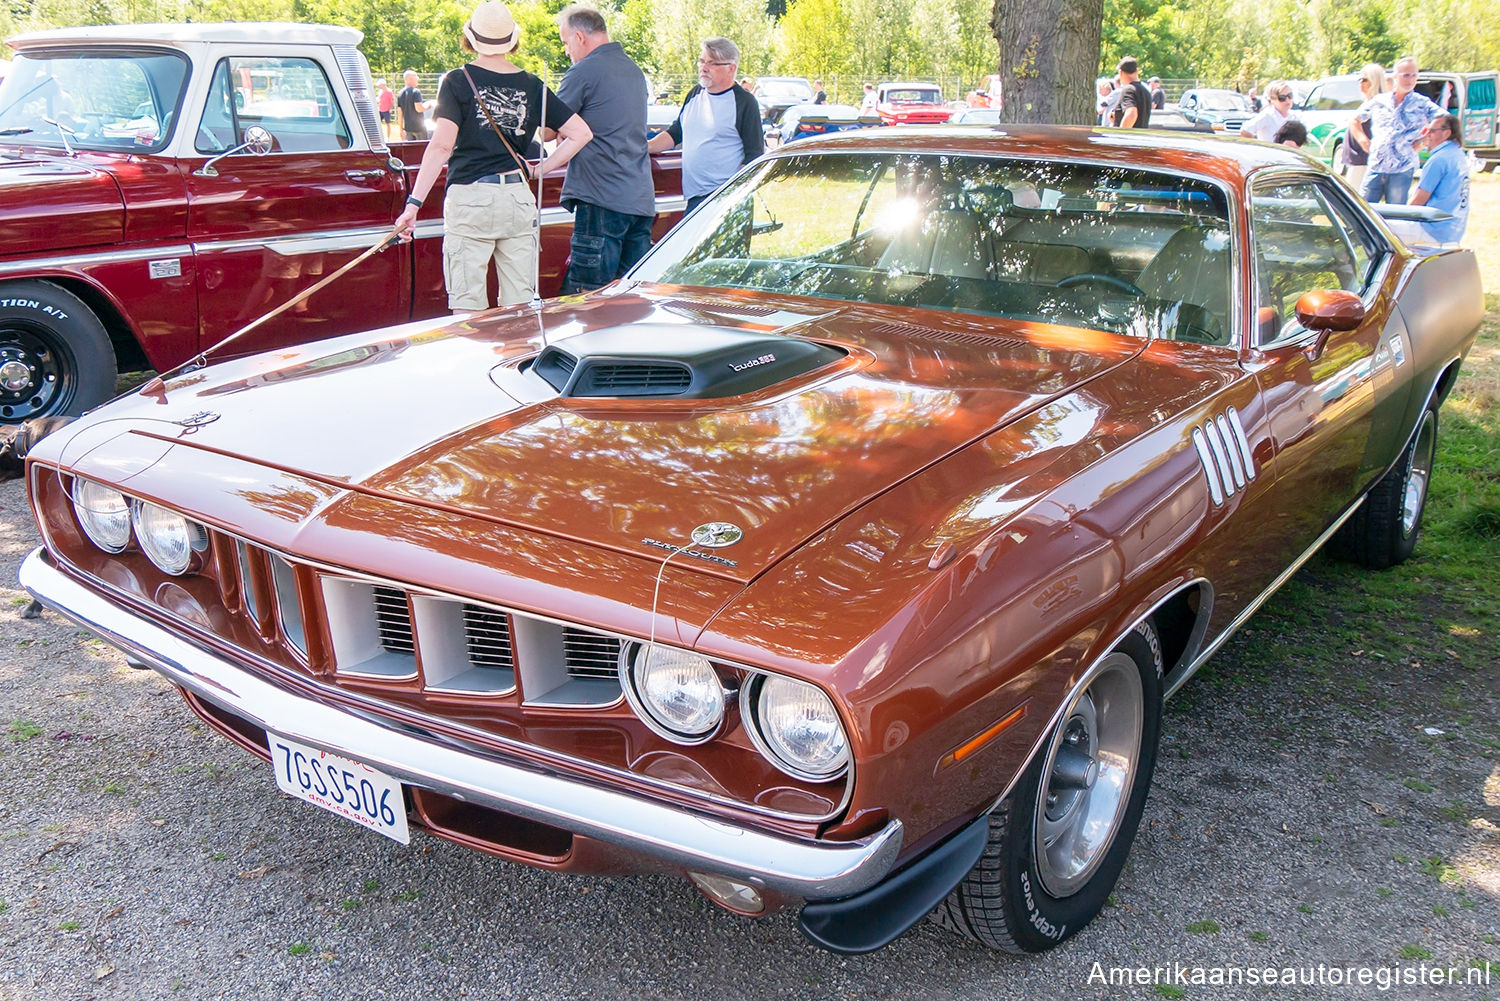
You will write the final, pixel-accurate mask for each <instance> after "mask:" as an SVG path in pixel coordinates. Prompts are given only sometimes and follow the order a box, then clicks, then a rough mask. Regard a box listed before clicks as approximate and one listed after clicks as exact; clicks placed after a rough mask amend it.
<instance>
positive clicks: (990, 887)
mask: <svg viewBox="0 0 1500 1001" xmlns="http://www.w3.org/2000/svg"><path fill="white" fill-rule="evenodd" d="M1161 675H1162V655H1161V643H1160V641H1159V640H1158V639H1157V635H1156V630H1155V629H1154V628H1152V626H1151V624H1150V623H1149V622H1145V623H1142V624H1141V625H1139V626H1137V627H1136V628H1135V630H1133V631H1132V632H1131V633H1130V635H1129V636H1127V637H1126V638H1125V639H1124V640H1122V641H1121V642H1120V645H1119V646H1117V647H1115V649H1114V650H1112V651H1111V652H1110V653H1109V654H1108V655H1107V656H1106V657H1104V659H1103V660H1101V661H1100V662H1099V663H1098V664H1097V665H1095V666H1094V667H1093V668H1092V669H1091V671H1090V673H1089V675H1088V677H1087V678H1086V679H1085V683H1084V684H1083V686H1082V688H1081V690H1080V691H1079V694H1078V695H1077V696H1076V697H1075V698H1074V699H1073V700H1072V702H1070V703H1069V704H1068V705H1067V707H1066V708H1065V710H1064V712H1063V715H1062V718H1061V719H1060V720H1059V721H1058V724H1057V727H1056V728H1055V729H1054V730H1053V731H1052V733H1051V735H1050V736H1049V737H1048V738H1047V741H1046V743H1044V744H1043V745H1042V749H1041V751H1039V752H1038V753H1037V756H1036V758H1035V759H1034V760H1033V761H1032V763H1031V765H1030V766H1029V767H1028V768H1027V769H1026V773H1025V774H1024V775H1023V776H1021V779H1020V781H1019V782H1017V783H1016V787H1015V789H1014V790H1013V791H1012V792H1011V794H1010V795H1009V796H1007V797H1006V798H1005V801H1004V802H1002V803H1001V804H1000V806H999V807H998V808H996V810H995V812H994V813H992V814H990V841H989V844H988V845H987V846H985V849H984V854H983V855H981V856H980V857H979V862H978V863H977V864H975V866H974V868H973V869H972V870H971V871H970V872H969V874H968V875H967V876H965V877H964V881H963V882H962V883H960V884H959V885H958V888H957V889H955V890H954V891H953V892H952V893H951V894H949V896H948V898H947V899H946V900H944V901H943V902H942V903H941V904H939V905H938V908H937V910H936V911H934V912H933V915H932V917H933V920H934V921H936V922H937V923H938V924H940V925H942V926H943V927H945V928H948V929H951V930H953V931H956V932H958V933H959V934H961V935H965V936H967V937H969V938H972V939H974V940H975V941H977V942H980V943H981V944H983V945H987V946H989V947H990V948H993V949H1002V950H1004V951H1006V952H1042V951H1044V950H1046V949H1051V948H1053V947H1054V946H1057V945H1059V944H1061V943H1062V942H1065V941H1066V940H1068V939H1069V938H1072V937H1073V936H1074V935H1075V934H1077V933H1078V932H1079V931H1080V930H1081V929H1082V928H1083V927H1084V926H1086V925H1087V924H1088V923H1089V922H1090V921H1092V920H1094V917H1095V916H1096V915H1098V913H1099V909H1100V908H1101V907H1103V906H1104V901H1105V899H1106V898H1107V897H1108V896H1109V892H1110V890H1111V889H1113V888H1114V885H1115V880H1117V879H1118V878H1119V876H1120V869H1121V868H1122V867H1123V866H1124V865H1125V857H1126V856H1127V855H1128V854H1129V853H1130V846H1131V844H1132V842H1134V840H1135V830H1136V827H1137V825H1138V824H1139V823H1140V820H1141V811H1142V810H1143V809H1144V808H1145V803H1146V791H1147V789H1148V788H1150V785H1151V774H1152V772H1153V771H1154V770H1155V767H1156V745H1157V737H1158V735H1159V734H1160V732H1161Z"/></svg>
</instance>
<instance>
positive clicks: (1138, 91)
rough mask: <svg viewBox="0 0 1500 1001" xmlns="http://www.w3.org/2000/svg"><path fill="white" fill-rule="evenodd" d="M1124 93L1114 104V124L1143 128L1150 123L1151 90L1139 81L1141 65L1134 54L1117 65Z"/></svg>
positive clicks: (1124, 127) (1128, 127) (1130, 127)
mask: <svg viewBox="0 0 1500 1001" xmlns="http://www.w3.org/2000/svg"><path fill="white" fill-rule="evenodd" d="M1117 68H1118V69H1119V72H1120V86H1121V88H1122V89H1123V90H1124V93H1123V94H1121V96H1120V101H1119V103H1118V104H1116V105H1115V125H1117V126H1118V127H1120V128H1122V129H1144V128H1148V127H1150V124H1151V91H1149V90H1147V89H1146V85H1145V84H1143V83H1141V65H1140V63H1138V62H1137V61H1136V58H1135V56H1126V57H1125V58H1124V59H1121V60H1120V65H1119V66H1118V67H1117Z"/></svg>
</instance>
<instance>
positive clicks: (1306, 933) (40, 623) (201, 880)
mask: <svg viewBox="0 0 1500 1001" xmlns="http://www.w3.org/2000/svg"><path fill="white" fill-rule="evenodd" d="M36 544H37V539H36V533H35V530H34V528H33V526H32V524H31V520H30V514H29V512H28V511H27V509H26V506H25V500H24V494H23V490H22V487H21V485H20V483H19V482H11V483H6V484H0V585H3V586H0V650H4V651H5V654H4V656H3V658H0V661H3V662H0V731H3V733H0V774H3V775H4V776H5V787H4V788H5V793H4V795H3V797H0V948H3V952H0V957H3V959H0V998H5V999H11V998H17V999H19V998H101V999H103V998H111V999H113V998H192V999H198V998H247V999H257V1001H258V999H263V998H286V997H294V996H296V997H310V996H317V995H325V996H342V997H348V998H367V997H368V998H416V997H453V996H459V997H465V996H467V997H486V998H488V997H495V998H562V997H569V998H570V997H580V998H583V997H588V998H608V999H612V1001H613V999H620V1001H626V999H637V998H639V999H668V998H671V999H675V998H694V999H698V998H741V997H754V998H771V997H775V998H808V999H832V998H883V997H889V998H911V997H921V998H981V997H984V998H990V997H1038V998H1057V997H1076V998H1117V997H1127V998H1134V997H1142V998H1145V997H1187V998H1207V997H1212V998H1263V997H1277V998H1283V997H1285V998H1325V997H1338V998H1344V997H1410V998H1426V997H1445V998H1446V997H1453V998H1466V999H1467V998H1476V999H1477V998H1500V945H1497V940H1500V939H1497V936H1500V726H1497V723H1496V721H1497V719H1500V668H1497V666H1496V665H1495V663H1494V662H1493V659H1492V657H1493V654H1492V653H1491V654H1489V655H1486V654H1485V649H1486V646H1487V647H1488V649H1489V650H1493V645H1494V641H1493V640H1492V639H1488V638H1483V637H1463V636H1452V635H1448V634H1446V633H1445V634H1443V635H1436V634H1435V633H1434V634H1432V635H1412V636H1410V637H1408V640H1409V642H1406V643H1400V642H1397V643H1395V644H1393V645H1392V646H1391V648H1389V649H1384V650H1375V649H1371V650H1351V651H1350V652H1349V656H1348V663H1347V669H1346V670H1345V671H1341V672H1339V677H1336V678H1335V677H1330V676H1329V672H1328V671H1327V669H1326V668H1320V667H1318V666H1317V665H1316V664H1315V663H1313V662H1311V661H1309V660H1308V659H1307V658H1306V657H1305V656H1304V653H1305V651H1304V648H1303V646H1302V644H1303V642H1304V640H1303V639H1301V638H1299V637H1306V638H1309V639H1310V638H1312V637H1316V636H1318V635H1320V624H1319V620H1318V618H1317V616H1316V613H1315V614H1314V615H1313V616H1312V618H1311V620H1310V621H1308V620H1306V619H1304V618H1298V617H1289V616H1288V615H1287V614H1286V613H1285V612H1284V608H1285V603H1286V599H1285V597H1278V598H1277V599H1275V600H1273V602H1272V603H1271V604H1270V605H1269V606H1268V607H1267V609H1266V610H1264V611H1263V613H1262V616H1261V618H1260V619H1258V620H1257V621H1256V622H1255V623H1252V625H1251V627H1250V628H1249V629H1247V630H1246V631H1245V632H1243V633H1242V634H1241V635H1240V636H1238V637H1237V638H1236V639H1235V640H1234V641H1232V642H1231V643H1230V644H1229V645H1227V646H1226V647H1225V649H1224V650H1222V651H1221V652H1220V654H1219V655H1218V656H1217V657H1216V658H1215V661H1214V663H1213V664H1211V665H1210V667H1209V668H1207V669H1205V671H1204V672H1202V673H1201V674H1200V676H1199V677H1198V678H1197V679H1195V680H1194V681H1193V682H1192V683H1191V684H1190V685H1189V686H1188V687H1187V688H1186V689H1184V691H1183V693H1182V695H1181V696H1179V697H1178V698H1177V699H1176V700H1174V702H1173V703H1172V704H1171V705H1170V706H1169V707H1168V713H1167V718H1166V722H1165V726H1164V729H1163V733H1164V739H1163V746H1162V758H1161V761H1160V764H1159V765H1158V767H1157V771H1156V784H1155V788H1154V789H1153V791H1152V793H1151V797H1150V799H1149V800H1148V801H1147V805H1146V815H1145V820H1144V821H1143V825H1142V829H1141V832H1140V835H1139V837H1138V838H1137V841H1136V845H1135V849H1134V853H1133V855H1132V857H1131V861H1130V863H1129V864H1128V866H1127V868H1126V871H1125V873H1124V875H1123V877H1122V878H1121V880H1120V884H1119V886H1118V888H1117V890H1116V893H1115V895H1114V898H1113V901H1112V906H1109V907H1107V908H1106V909H1105V912H1104V914H1103V915H1102V916H1101V917H1100V918H1099V920H1097V921H1096V922H1095V923H1094V924H1093V925H1091V926H1090V927H1089V928H1087V929H1086V930H1085V931H1083V932H1082V933H1081V934H1079V935H1078V936H1077V937H1076V938H1074V939H1072V940H1071V941H1070V942H1068V943H1067V944H1066V945H1064V946H1063V947H1062V948H1060V949H1058V950H1056V951H1054V952H1052V953H1049V954H1047V955H1044V956H1040V957H1024V958H1018V957H1011V956H1002V955H997V954H994V953H990V952H987V951H985V950H983V949H981V948H979V947H977V946H975V945H973V944H971V943H969V942H966V941H964V940H961V939H959V938H957V937H955V936H952V935H950V934H948V933H946V932H943V931H942V930H940V929H938V928H937V927H936V926H934V925H931V924H926V923H924V924H922V925H920V926H918V927H917V928H916V929H914V930H913V931H911V932H910V933H908V934H907V935H905V936H904V937H902V938H901V939H899V940H898V941H897V942H896V943H895V944H893V945H892V946H890V947H889V948H887V949H884V950H882V951H880V952H878V953H875V954H873V955H869V956H862V957H840V956H835V955H832V954H829V953H825V952H821V951H819V950H817V949H815V948H813V947H812V946H811V945H809V944H808V943H807V942H806V941H805V940H804V939H803V938H802V937H801V936H800V934H798V932H797V931H796V927H795V924H794V921H793V915H792V914H791V913H788V912H784V913H781V914H778V915H775V916H773V917H770V918H766V919H763V920H760V921H749V920H744V919H740V918H736V917H733V916H731V915H729V914H726V913H724V912H722V911H720V910H719V909H717V908H716V907H714V906H712V905H710V904H708V903H706V902H705V901H703V900H702V899H701V898H700V897H699V896H698V895H697V894H696V893H695V892H694V891H693V890H692V889H691V888H690V887H689V886H688V885H687V883H686V882H685V881H683V880H680V879H676V878H669V877H638V878H627V879H600V878H588V877H578V876H560V875H556V874H549V873H544V872H538V871H534V870H531V869H527V868H525V867H522V866H518V865H513V864H510V863H507V862H503V861H500V860H497V859H494V858H490V857H487V856H484V855H481V854H479V853H476V852H471V851H467V850H465V849H461V848H458V847H456V846H454V845H451V844H449V843H447V842H444V841H441V840H438V839H436V838H433V837H431V836H428V835H425V834H424V833H422V832H420V831H416V830H414V832H413V840H412V844H411V846H410V847H409V848H406V847H402V846H400V845H397V844H396V843H394V842H391V841H387V840H385V839H383V838H381V837H379V836H377V835H374V834H371V833H369V832H365V831H361V830H358V829H356V828H354V827H353V826H352V825H350V824H348V823H347V822H346V821H342V820H340V819H338V818H336V817H334V816H332V815H330V814H327V813H324V812H322V811H320V810H318V809H316V808H314V807H312V806H309V805H306V804H303V803H301V802H299V801H296V800H293V799H291V798H289V797H287V796H284V795H282V794H281V793H279V792H277V790H276V787H275V784H274V782H273V780H272V776H271V772H270V769H269V767H268V766H265V765H262V764H261V763H260V762H259V761H258V760H255V759H252V758H251V757H250V756H248V755H246V754H245V753H243V752H242V751H240V750H239V749H237V748H235V747H233V746H232V745H230V744H229V743H228V742H227V741H225V740H223V739H222V738H220V737H218V736H217V735H215V734H212V733H211V732H210V731H208V730H207V728H206V727H204V726H203V725H201V724H199V723H198V722H197V721H196V718H195V717H193V716H192V714H191V713H190V712H189V711H188V709H187V707H186V706H185V705H183V703H182V701H181V700H180V699H179V698H178V696H177V694H176V692H175V691H174V690H173V689H172V688H171V686H169V685H168V684H167V683H166V682H165V681H164V680H163V679H162V678H161V677H159V676H158V675H156V674H155V673H153V672H149V671H145V672H143V671H134V670H131V669H130V668H128V667H126V665H125V663H124V660H123V658H122V657H121V656H120V655H119V654H118V653H117V652H115V651H114V650H112V649H110V648H108V647H106V646H104V645H103V644H102V643H100V642H99V641H97V640H94V639H91V638H90V637H89V636H88V635H87V634H85V633H83V632H81V631H79V630H78V629H76V628H74V627H73V626H72V625H70V624H69V623H67V622H64V621H63V620H61V619H60V618H59V617H58V616H56V615H54V614H52V613H47V614H45V615H43V616H42V617H41V618H39V619H23V618H22V617H21V614H20V613H21V611H22V606H23V605H24V604H25V600H24V597H23V596H22V594H21V592H20V591H19V590H18V589H17V588H16V586H15V583H14V582H15V579H16V567H17V565H18V564H19V562H20V559H21V558H22V557H23V556H24V555H25V553H26V552H28V551H29V550H30V549H31V548H32V547H33V546H35V545H36ZM1325 566H1326V565H1324V564H1321V563H1317V562H1315V563H1314V564H1312V565H1311V568H1310V571H1304V573H1303V575H1302V577H1301V578H1300V579H1299V581H1298V587H1299V593H1301V594H1311V595H1313V596H1314V597H1315V596H1316V594H1317V591H1318V589H1319V588H1324V587H1331V586H1332V585H1331V584H1329V583H1328V582H1326V581H1325V580H1323V579H1321V578H1320V577H1319V572H1320V568H1324V567H1325ZM1324 572H1325V573H1326V569H1325V570H1324ZM1308 588H1310V589H1311V590H1310V591H1309V590H1308ZM1431 618H1432V617H1428V622H1430V621H1431ZM1290 623H1295V624H1296V626H1295V628H1292V626H1291V625H1290ZM1325 624H1326V623H1325ZM1428 628H1429V629H1432V628H1435V627H1430V626H1429V627H1428ZM1464 644H1472V645H1473V647H1472V649H1471V648H1470V647H1469V646H1466V645H1464ZM1448 651H1452V652H1451V653H1450V652H1448ZM1426 728H1433V729H1434V730H1441V731H1443V732H1442V733H1436V732H1424V731H1425V730H1426ZM1486 960H1487V961H1488V962H1489V963H1490V964H1492V965H1491V968H1490V969H1491V972H1490V975H1489V981H1490V982H1489V986H1484V985H1483V984H1479V985H1473V984H1470V985H1467V986H1448V987H1435V986H1431V985H1430V984H1429V985H1427V986H1423V985H1421V984H1408V985H1399V984H1398V986H1395V987H1392V988H1391V989H1390V990H1386V991H1382V990H1380V988H1379V983H1378V982H1376V983H1371V984H1370V985H1369V986H1366V987H1358V986H1355V987H1352V988H1350V987H1341V986H1336V985H1335V984H1334V981H1335V980H1336V979H1337V978H1338V977H1339V976H1342V970H1340V972H1339V974H1333V973H1330V972H1327V970H1325V971H1324V972H1323V973H1321V974H1320V973H1319V972H1318V967H1319V965H1320V964H1322V965H1323V966H1324V967H1337V968H1344V967H1351V966H1353V967H1366V968H1369V969H1371V971H1372V972H1371V976H1380V975H1382V973H1381V971H1384V972H1385V973H1386V974H1389V971H1390V970H1391V969H1392V968H1399V969H1401V970H1404V971H1406V974H1407V975H1409V976H1420V975H1421V974H1422V972H1423V971H1424V970H1426V969H1430V968H1431V967H1434V966H1448V965H1452V966H1455V967H1459V968H1462V969H1464V970H1466V969H1467V968H1469V967H1470V965H1471V964H1472V963H1474V962H1475V961H1486ZM1174 964H1181V965H1182V967H1183V970H1182V975H1183V978H1184V979H1185V980H1187V981H1189V982H1186V983H1181V984H1180V985H1179V984H1178V982H1177V981H1176V980H1173V982H1172V983H1170V984H1161V985H1150V984H1147V985H1140V984H1136V985H1132V986H1129V987H1121V986H1118V985H1116V986H1111V985H1110V984H1108V983H1106V982H1104V980H1103V978H1104V977H1105V976H1107V975H1108V974H1109V972H1110V970H1111V968H1139V967H1143V966H1144V967H1148V968H1163V969H1164V970H1165V972H1167V973H1168V974H1170V975H1172V976H1174V977H1175V976H1176V973H1177V967H1176V966H1175V965H1174ZM1244 967H1255V968H1257V969H1259V968H1264V967H1274V968H1278V969H1282V968H1292V969H1293V970H1294V975H1300V976H1302V977H1313V978H1315V979H1317V978H1320V977H1321V980H1322V982H1321V983H1317V982H1315V983H1313V984H1311V985H1308V984H1303V985H1289V986H1277V987H1274V988H1267V987H1264V986H1244V985H1240V986H1213V985H1211V984H1206V985H1195V984H1193V983H1191V982H1190V981H1191V979H1192V977H1193V976H1194V975H1195V974H1197V975H1200V976H1202V977H1204V978H1205V979H1207V978H1212V977H1213V976H1214V970H1215V969H1216V968H1244ZM1226 975H1227V974H1226ZM1397 975H1398V976H1400V975H1401V974H1399V973H1398V974H1397ZM1463 975H1464V974H1463V973H1462V972H1461V973H1460V976H1463ZM1116 976H1118V974H1116ZM1356 976H1357V974H1356ZM1480 976H1481V979H1482V976H1483V973H1482V970H1481V973H1480Z"/></svg>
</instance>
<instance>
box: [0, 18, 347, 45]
mask: <svg viewBox="0 0 1500 1001" xmlns="http://www.w3.org/2000/svg"><path fill="white" fill-rule="evenodd" d="M364 37H365V34H364V32H362V31H360V30H359V29H358V28H345V27H340V26H337V25H332V24H293V23H290V22H278V21H235V22H225V23H220V24H113V25H96V26H90V27H82V28H51V29H48V30H46V31H28V32H26V33H25V34H22V35H16V36H15V37H14V38H11V39H9V43H10V45H11V46H12V47H14V48H16V49H23V48H35V47H41V46H47V45H57V44H68V43H73V42H116V43H119V42H125V43H136V44H141V43H147V42H159V43H165V44H168V45H182V44H185V43H191V42H255V43H259V44H267V43H268V42H269V43H271V44H277V45H283V44H301V45H358V44H359V43H360V42H361V41H362V40H363V39H364Z"/></svg>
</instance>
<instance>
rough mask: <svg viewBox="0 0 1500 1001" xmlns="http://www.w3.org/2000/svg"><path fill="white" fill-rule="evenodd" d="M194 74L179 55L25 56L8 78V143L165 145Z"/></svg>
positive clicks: (1, 111)
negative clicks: (188, 79)
mask: <svg viewBox="0 0 1500 1001" xmlns="http://www.w3.org/2000/svg"><path fill="white" fill-rule="evenodd" d="M187 72H188V62H187V59H186V58H184V57H183V56H182V55H181V54H179V53H169V52H122V51H100V50H97V49H96V50H91V51H87V52H77V51H75V52H59V51H49V52H38V53H22V54H20V55H18V56H16V58H15V60H14V61H13V62H12V63H11V67H10V72H9V73H7V74H6V76H5V81H4V82H3V83H0V142H5V143H12V144H18V145H26V146H55V147H58V148H74V149H119V150H129V151H132V152H138V153H139V152H146V153H149V152H152V151H154V150H158V149H161V147H163V146H164V145H166V142H167V140H168V139H169V138H170V137H171V134H172V124H173V122H174V121H175V119H176V111H177V103H178V100H179V99H180V98H181V96H182V88H183V83H184V82H185V81H186V79H187Z"/></svg>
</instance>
